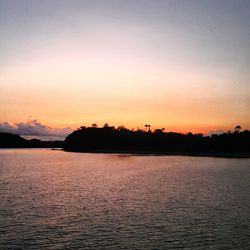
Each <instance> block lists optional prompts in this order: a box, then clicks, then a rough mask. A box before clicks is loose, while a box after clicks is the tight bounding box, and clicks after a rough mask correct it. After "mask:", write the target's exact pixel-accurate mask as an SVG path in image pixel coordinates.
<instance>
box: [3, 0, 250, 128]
mask: <svg viewBox="0 0 250 250" xmlns="http://www.w3.org/2000/svg"><path fill="white" fill-rule="evenodd" d="M249 24H250V1H249V0H244V1H243V0H237V1H236V0H214V1H213V0H207V1H206V0H202V1H200V0H196V1H193V0H162V1H161V0H151V1H149V0H131V1H130V0H126V1H125V0H100V1H97V0H88V1H87V0H79V1H78V0H67V1H66V0H49V1H47V0H42V1H41V0H16V1H14V0H0V122H9V123H11V124H13V123H16V122H23V121H27V120H34V119H37V120H38V121H39V122H42V123H43V124H46V125H47V126H51V127H61V128H62V127H66V126H70V127H72V128H75V127H76V126H79V125H90V124H91V123H94V122H95V123H97V124H98V125H101V126H102V125H103V124H104V123H105V122H108V123H109V124H112V125H115V126H117V125H122V124H123V125H126V126H127V127H129V128H133V127H134V128H137V127H140V128H143V126H144V124H145V123H148V124H151V125H152V126H153V127H154V128H156V127H165V128H166V130H174V131H182V132H187V131H192V132H203V133H206V132H208V131H211V130H217V129H223V130H228V129H233V128H234V127H235V125H238V124H240V125H241V126H242V127H243V129H250V26H249Z"/></svg>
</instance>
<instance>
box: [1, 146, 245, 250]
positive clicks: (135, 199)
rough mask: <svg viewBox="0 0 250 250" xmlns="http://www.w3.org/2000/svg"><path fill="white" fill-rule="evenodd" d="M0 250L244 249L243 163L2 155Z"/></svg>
mask: <svg viewBox="0 0 250 250" xmlns="http://www.w3.org/2000/svg"><path fill="white" fill-rule="evenodd" d="M0 157H1V162H0V198H1V201H0V248H1V249H250V212H249V211H250V195H249V194H250V160H249V159H226V158H212V157H211V158H209V157H188V156H131V155H115V154H84V153H69V152H63V151H52V150H48V149H3V150H0Z"/></svg>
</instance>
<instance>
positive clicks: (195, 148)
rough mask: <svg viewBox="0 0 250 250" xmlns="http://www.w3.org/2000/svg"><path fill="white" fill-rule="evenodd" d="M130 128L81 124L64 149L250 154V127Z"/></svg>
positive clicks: (237, 155)
mask: <svg viewBox="0 0 250 250" xmlns="http://www.w3.org/2000/svg"><path fill="white" fill-rule="evenodd" d="M145 127H146V128H147V129H146V130H140V129H137V130H130V129H127V128H125V127H124V126H119V127H117V128H115V127H114V126H109V125H108V124H105V125H104V126H103V127H101V128H98V127H97V126H96V125H93V126H91V127H85V126H82V127H80V128H79V129H77V130H75V131H74V132H73V133H71V134H69V135H68V136H67V137H66V139H65V142H64V144H63V150H64V151H71V152H93V153H94V152H95V153H126V154H142V155H143V154H145V155H147V154H160V155H161V154H162V155H198V156H219V157H220V156H222V157H247V158H248V157H250V131H249V130H244V131H242V132H241V131H240V129H241V128H237V129H236V130H235V131H234V132H230V131H229V132H228V133H223V134H213V135H211V136H204V135H203V134H192V133H187V134H182V133H176V132H164V129H156V130H154V131H151V130H150V125H145Z"/></svg>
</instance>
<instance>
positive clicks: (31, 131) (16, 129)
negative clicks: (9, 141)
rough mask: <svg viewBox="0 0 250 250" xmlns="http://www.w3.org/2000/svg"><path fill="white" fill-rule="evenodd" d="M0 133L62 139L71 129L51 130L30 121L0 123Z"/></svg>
mask: <svg viewBox="0 0 250 250" xmlns="http://www.w3.org/2000/svg"><path fill="white" fill-rule="evenodd" d="M0 132H7V133H13V134H18V135H22V136H39V137H40V136H53V137H58V138H64V137H66V136H67V135H68V134H69V133H71V132H72V129H71V128H69V127H67V128H51V127H48V126H46V125H44V124H42V123H40V122H38V121H37V120H32V121H28V122H20V123H15V124H14V125H11V124H9V123H8V122H4V123H0Z"/></svg>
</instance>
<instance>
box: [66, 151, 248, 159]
mask: <svg viewBox="0 0 250 250" xmlns="http://www.w3.org/2000/svg"><path fill="white" fill-rule="evenodd" d="M61 150H62V151H64V152H72V153H91V154H124V155H125V154H127V155H134V156H194V157H216V158H238V159H240V158H241V159H248V158H250V153H188V152H142V151H133V152H132V151H119V150H84V151H81V150H64V149H61Z"/></svg>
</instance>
